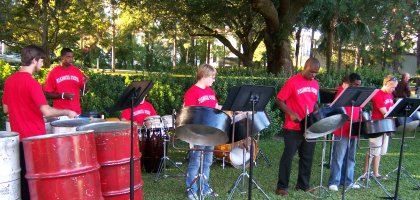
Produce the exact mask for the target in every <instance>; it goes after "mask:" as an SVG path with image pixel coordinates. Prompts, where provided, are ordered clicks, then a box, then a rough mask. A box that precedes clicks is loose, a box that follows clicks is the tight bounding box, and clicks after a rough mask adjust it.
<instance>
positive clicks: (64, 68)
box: [44, 48, 89, 115]
mask: <svg viewBox="0 0 420 200" xmlns="http://www.w3.org/2000/svg"><path fill="white" fill-rule="evenodd" d="M60 57H61V66H60V65H57V66H56V67H54V69H52V70H51V71H50V73H48V76H47V80H46V81H45V85H44V91H45V95H46V96H47V98H49V99H52V100H53V107H54V108H61V109H70V110H73V111H75V112H76V113H77V114H79V115H80V114H81V112H82V109H81V108H80V90H83V92H85V91H86V84H87V82H88V80H89V78H88V77H87V76H85V75H84V74H83V73H82V72H81V71H80V69H79V68H77V67H76V66H74V65H73V51H72V50H71V49H69V48H63V49H62V50H61V52H60Z"/></svg>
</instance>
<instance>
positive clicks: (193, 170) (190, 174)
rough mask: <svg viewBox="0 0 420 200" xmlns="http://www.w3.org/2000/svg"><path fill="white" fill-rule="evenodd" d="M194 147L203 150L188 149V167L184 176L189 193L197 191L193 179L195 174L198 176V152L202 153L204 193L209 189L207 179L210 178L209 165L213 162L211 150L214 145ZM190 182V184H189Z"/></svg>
mask: <svg viewBox="0 0 420 200" xmlns="http://www.w3.org/2000/svg"><path fill="white" fill-rule="evenodd" d="M194 148H195V149H204V150H205V151H190V153H189V160H188V169H187V177H186V180H185V181H186V184H187V188H189V189H190V190H189V191H188V192H189V193H190V192H191V193H195V194H196V193H197V190H198V188H197V183H198V181H199V180H198V179H197V180H196V181H194V183H193V180H194V178H195V177H196V176H198V173H199V170H200V154H201V153H203V156H204V157H203V174H204V176H205V179H206V181H204V184H203V185H204V188H203V190H204V193H207V192H208V191H209V186H208V181H209V180H210V166H211V164H212V163H213V152H212V150H213V149H214V146H203V145H194ZM191 184H192V185H191Z"/></svg>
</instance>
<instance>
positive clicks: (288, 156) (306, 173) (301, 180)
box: [277, 129, 315, 190]
mask: <svg viewBox="0 0 420 200" xmlns="http://www.w3.org/2000/svg"><path fill="white" fill-rule="evenodd" d="M297 150H298V151H299V174H298V179H297V183H296V187H297V188H299V189H302V190H308V189H309V179H310V178H311V168H312V160H313V155H314V150H315V142H307V141H306V140H305V138H304V137H303V133H302V132H301V131H295V130H287V129H284V151H283V155H282V156H281V159H280V165H279V179H278V182H277V188H279V189H288V188H289V179H290V172H291V170H292V161H293V157H294V155H295V153H296V151H297Z"/></svg>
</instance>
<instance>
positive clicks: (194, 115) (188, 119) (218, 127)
mask: <svg viewBox="0 0 420 200" xmlns="http://www.w3.org/2000/svg"><path fill="white" fill-rule="evenodd" d="M231 124H232V120H231V119H230V117H229V115H227V114H226V113H224V112H223V111H221V110H217V109H215V108H209V107H203V106H190V107H184V108H182V109H181V111H180V112H179V114H178V116H177V118H176V128H175V134H176V136H177V137H178V138H179V139H181V140H183V141H186V142H188V143H192V144H196V145H206V146H217V145H220V144H226V143H227V142H228V141H229V133H230V127H231Z"/></svg>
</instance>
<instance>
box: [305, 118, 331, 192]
mask: <svg viewBox="0 0 420 200" xmlns="http://www.w3.org/2000/svg"><path fill="white" fill-rule="evenodd" d="M305 127H306V125H305ZM305 139H306V138H305ZM307 142H316V141H308V140H307ZM326 146H327V140H326V136H324V140H323V141H322V156H321V178H320V180H319V186H316V187H315V188H313V190H315V191H316V190H318V195H316V194H312V193H310V192H308V194H309V195H311V196H312V197H315V198H317V199H322V198H324V197H325V196H324V193H326V194H327V195H326V196H331V194H330V193H329V192H328V189H327V188H326V187H324V186H323V176H324V165H323V164H322V163H324V162H325V149H326Z"/></svg>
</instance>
